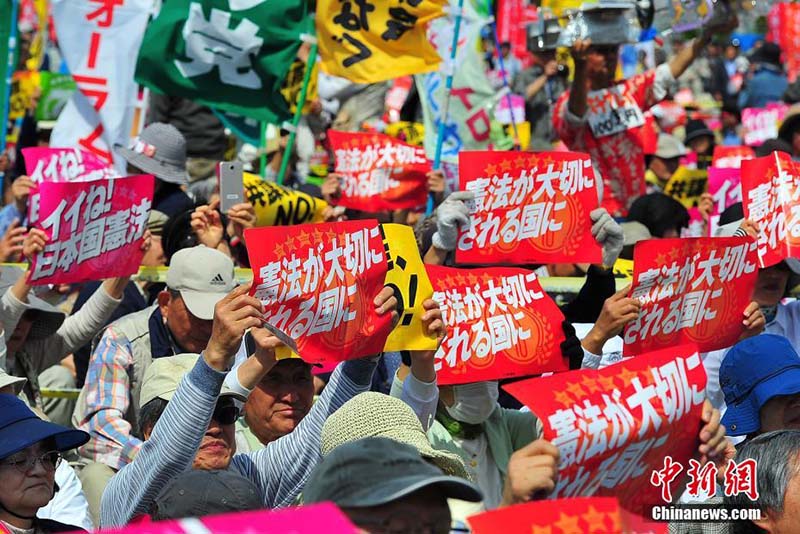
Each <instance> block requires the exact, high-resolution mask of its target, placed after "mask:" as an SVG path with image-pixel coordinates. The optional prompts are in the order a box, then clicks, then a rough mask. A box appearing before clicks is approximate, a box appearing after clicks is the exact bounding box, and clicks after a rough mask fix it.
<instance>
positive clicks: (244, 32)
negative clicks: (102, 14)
mask: <svg viewBox="0 0 800 534" xmlns="http://www.w3.org/2000/svg"><path fill="white" fill-rule="evenodd" d="M306 6H307V2H305V0H230V2H229V0H196V1H191V2H190V1H189V0H170V1H169V2H164V3H163V5H162V7H161V11H160V13H159V14H158V17H156V19H155V20H153V21H152V22H151V23H150V25H149V26H148V28H147V32H146V33H145V36H144V41H143V43H142V48H141V50H140V51H139V59H138V62H137V64H136V81H137V82H139V83H141V84H143V85H146V86H148V87H150V88H151V89H153V90H155V91H157V92H161V93H165V94H168V95H174V96H182V97H184V98H189V99H191V100H194V101H196V102H200V103H202V104H207V105H209V106H213V107H216V108H219V109H222V110H225V111H229V112H232V113H237V114H239V115H243V116H246V117H250V118H253V119H257V120H260V121H266V122H270V123H275V124H280V123H281V122H282V121H284V120H287V119H289V118H290V117H291V113H290V112H289V106H288V105H287V104H286V101H285V100H284V98H283V97H282V96H281V94H280V88H281V83H282V82H283V80H284V78H285V77H286V73H287V72H288V70H289V67H290V66H291V64H292V61H294V59H295V56H296V55H297V51H298V49H299V48H300V44H301V41H300V34H301V33H304V32H308V31H310V30H311V29H312V23H311V20H310V16H309V13H308V12H307V7H306Z"/></svg>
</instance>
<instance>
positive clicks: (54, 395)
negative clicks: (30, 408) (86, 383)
mask: <svg viewBox="0 0 800 534" xmlns="http://www.w3.org/2000/svg"><path fill="white" fill-rule="evenodd" d="M39 393H41V395H42V397H44V398H45V399H73V400H74V399H77V398H78V395H80V393H81V390H80V389H76V388H64V389H42V390H40V391H39Z"/></svg>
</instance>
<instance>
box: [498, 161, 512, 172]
mask: <svg viewBox="0 0 800 534" xmlns="http://www.w3.org/2000/svg"><path fill="white" fill-rule="evenodd" d="M511 166H512V163H511V160H508V159H504V160H503V161H501V162H500V168H501V169H503V170H504V171H510V170H511Z"/></svg>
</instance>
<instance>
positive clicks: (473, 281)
mask: <svg viewBox="0 0 800 534" xmlns="http://www.w3.org/2000/svg"><path fill="white" fill-rule="evenodd" d="M467 280H469V285H471V286H474V285H475V284H477V283H478V280H479V278H478V277H477V276H475V275H474V274H468V275H467Z"/></svg>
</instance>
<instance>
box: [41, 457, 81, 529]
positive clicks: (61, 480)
mask: <svg viewBox="0 0 800 534" xmlns="http://www.w3.org/2000/svg"><path fill="white" fill-rule="evenodd" d="M56 484H58V488H59V489H58V492H57V493H56V495H55V497H53V499H52V500H51V501H50V502H49V503H47V506H45V507H43V508H39V511H38V512H36V517H38V518H39V519H52V520H53V521H58V522H59V523H63V524H65V525H72V526H74V527H80V528H83V529H84V530H87V531H92V530H94V525H93V524H92V518H91V516H90V515H89V504H88V503H87V502H86V495H84V494H83V486H81V481H80V480H78V476H77V475H76V474H75V471H74V470H73V469H72V467H71V466H70V465H69V464H68V463H67V462H65V461H63V462H61V464H60V465H59V466H58V469H56Z"/></svg>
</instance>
